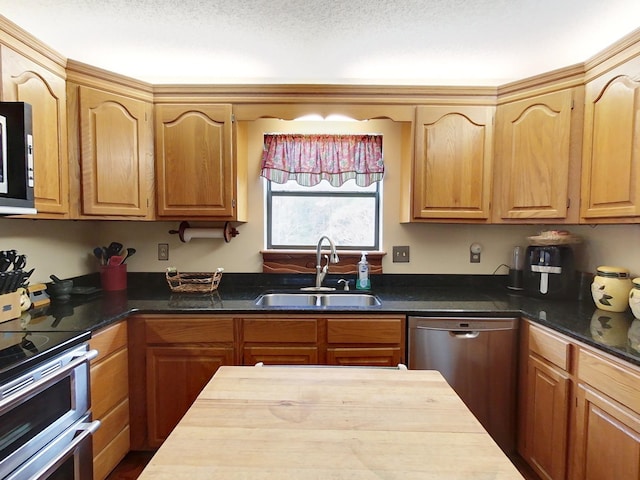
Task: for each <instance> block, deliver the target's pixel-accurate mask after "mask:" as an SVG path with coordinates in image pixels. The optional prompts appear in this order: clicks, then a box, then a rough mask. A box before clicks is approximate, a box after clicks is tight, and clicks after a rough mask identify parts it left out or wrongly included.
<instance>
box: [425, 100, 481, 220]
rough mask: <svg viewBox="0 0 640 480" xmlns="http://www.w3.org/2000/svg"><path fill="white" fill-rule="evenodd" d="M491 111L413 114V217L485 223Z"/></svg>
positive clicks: (473, 109) (477, 108)
mask: <svg viewBox="0 0 640 480" xmlns="http://www.w3.org/2000/svg"><path fill="white" fill-rule="evenodd" d="M493 112H494V107H484V106H472V107H459V108H453V107H435V106H420V107H418V108H417V110H416V116H417V117H416V135H415V138H416V148H415V165H414V172H413V175H414V178H413V188H414V193H413V216H414V218H415V219H469V220H487V219H488V218H489V205H490V201H491V176H492V159H493V148H492V145H493Z"/></svg>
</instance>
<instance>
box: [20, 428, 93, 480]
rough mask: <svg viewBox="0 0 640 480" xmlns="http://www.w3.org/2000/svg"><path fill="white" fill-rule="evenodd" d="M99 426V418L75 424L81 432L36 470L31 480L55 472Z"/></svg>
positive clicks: (45, 476) (36, 479)
mask: <svg viewBox="0 0 640 480" xmlns="http://www.w3.org/2000/svg"><path fill="white" fill-rule="evenodd" d="M98 427H100V420H94V421H93V422H91V423H79V424H78V425H77V431H78V432H81V433H80V434H78V435H77V436H76V437H75V438H74V439H73V440H72V441H71V442H69V444H68V445H67V446H66V447H65V448H64V450H63V451H62V452H60V453H59V454H58V455H56V456H55V458H52V459H51V460H50V461H49V462H47V463H46V464H45V465H44V466H43V467H42V468H41V469H40V470H38V471H37V472H36V473H35V474H34V475H33V477H31V478H32V479H33V480H38V479H43V478H47V477H48V476H49V475H51V473H53V472H55V471H56V469H57V468H58V467H60V465H62V464H63V463H64V462H65V461H66V460H67V458H69V457H70V456H71V454H72V453H73V452H74V451H75V449H76V448H77V447H78V445H80V444H81V443H82V442H84V441H85V440H86V438H87V437H89V436H90V435H93V434H94V433H95V432H96V430H98Z"/></svg>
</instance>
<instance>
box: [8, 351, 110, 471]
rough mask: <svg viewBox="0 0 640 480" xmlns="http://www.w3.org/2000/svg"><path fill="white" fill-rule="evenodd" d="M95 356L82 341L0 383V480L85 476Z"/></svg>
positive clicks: (92, 428)
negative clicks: (91, 362)
mask: <svg viewBox="0 0 640 480" xmlns="http://www.w3.org/2000/svg"><path fill="white" fill-rule="evenodd" d="M96 355H97V352H96V351H95V350H91V351H89V350H88V345H87V344H86V343H84V344H81V345H79V346H75V347H73V348H70V349H69V350H67V351H65V352H64V353H61V354H59V355H57V356H55V357H52V358H48V359H47V360H44V361H43V362H41V363H39V364H38V365H36V366H34V367H33V368H31V369H29V370H28V371H26V372H23V373H22V374H20V375H19V376H17V377H16V378H13V379H11V380H9V381H7V382H6V383H4V384H3V385H2V386H0V472H1V473H0V479H2V480H4V479H27V478H28V479H34V480H35V479H46V478H49V479H56V478H65V479H83V480H84V479H86V478H91V476H92V473H91V472H92V465H91V464H92V455H91V434H92V433H93V432H94V431H95V430H96V429H97V428H98V426H99V425H100V422H99V421H95V422H91V421H90V419H91V413H90V391H89V361H90V360H91V359H92V358H95V356H96ZM69 473H72V475H70V474H69Z"/></svg>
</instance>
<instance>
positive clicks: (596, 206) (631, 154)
mask: <svg viewBox="0 0 640 480" xmlns="http://www.w3.org/2000/svg"><path fill="white" fill-rule="evenodd" d="M639 116H640V57H636V58H635V59H633V60H631V61H628V62H626V63H624V64H623V65H621V66H619V67H617V68H614V69H613V70H610V71H608V72H606V73H605V74H603V75H601V76H599V77H597V78H595V79H594V80H592V81H589V82H588V83H587V84H586V90H585V118H584V148H583V163H582V205H581V209H580V214H581V217H582V218H583V219H584V221H585V222H586V223H595V222H596V221H598V220H601V221H606V219H615V221H618V222H624V221H627V222H630V221H638V217H640V148H639V147H638V145H640V121H638V117H639ZM610 221H611V220H610Z"/></svg>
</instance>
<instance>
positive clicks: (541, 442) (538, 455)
mask: <svg viewBox="0 0 640 480" xmlns="http://www.w3.org/2000/svg"><path fill="white" fill-rule="evenodd" d="M569 401H570V381H569V377H568V375H567V373H566V372H564V371H562V370H560V369H558V368H555V367H553V366H551V365H550V364H548V363H546V362H544V361H542V360H540V359H538V358H536V357H535V356H533V355H529V358H528V360H527V398H526V400H525V405H526V413H525V415H526V419H525V445H526V447H525V448H526V451H525V452H521V453H522V454H523V457H524V458H525V460H526V461H527V462H528V463H529V465H531V467H532V468H533V469H534V470H535V471H536V473H537V474H538V475H540V477H541V478H545V479H554V480H560V479H564V478H566V477H565V475H566V471H567V469H566V464H567V445H568V444H567V440H568V425H569V407H570V405H569Z"/></svg>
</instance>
